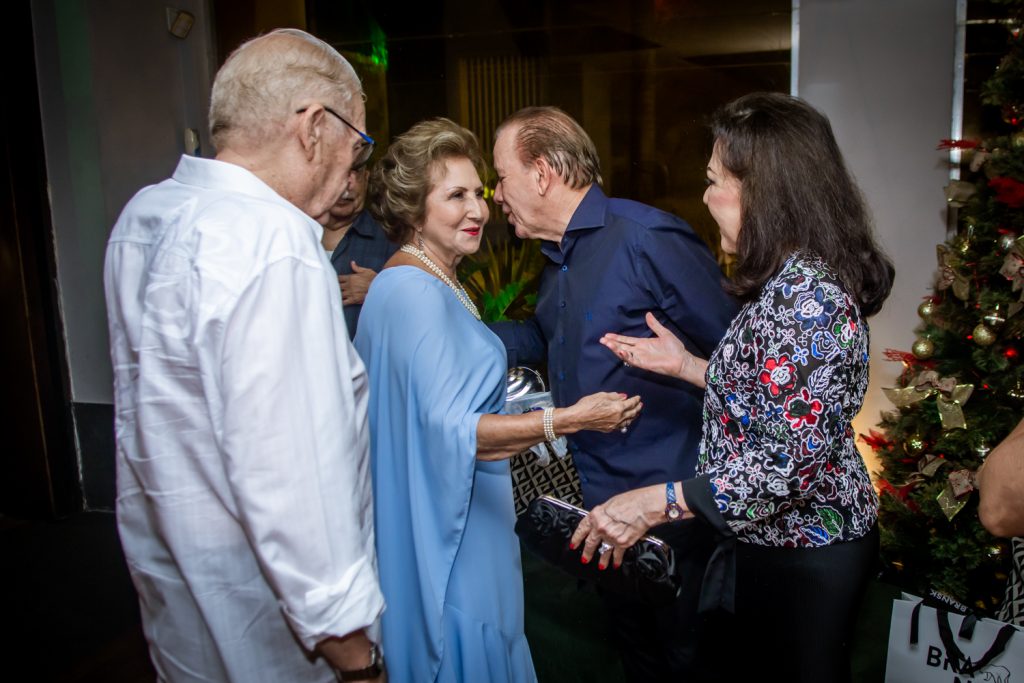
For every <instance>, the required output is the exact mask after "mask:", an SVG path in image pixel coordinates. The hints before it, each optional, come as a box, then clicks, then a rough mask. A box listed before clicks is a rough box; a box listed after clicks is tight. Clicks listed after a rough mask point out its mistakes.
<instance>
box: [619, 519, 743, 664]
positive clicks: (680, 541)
mask: <svg viewBox="0 0 1024 683" xmlns="http://www.w3.org/2000/svg"><path fill="white" fill-rule="evenodd" d="M650 533H651V535H654V536H657V537H658V538H660V539H661V540H663V541H665V542H666V543H668V544H669V545H671V546H672V551H673V553H674V554H675V558H676V571H677V573H678V574H679V578H680V581H681V583H682V590H681V591H680V593H679V597H678V598H676V600H675V601H673V602H670V603H667V604H665V605H658V606H651V605H647V604H645V603H641V602H637V601H635V600H632V599H630V598H628V597H625V596H620V595H612V594H605V595H604V599H605V604H606V605H607V607H608V617H609V619H610V631H611V636H612V639H613V642H614V643H615V644H616V646H617V647H618V649H619V654H620V656H621V658H622V668H623V670H624V671H625V673H626V680H628V681H630V682H631V683H640V682H641V681H651V682H654V681H672V683H683V682H685V681H689V680H699V678H698V677H697V676H698V673H699V670H700V668H699V667H700V664H701V662H700V660H699V654H698V651H699V649H700V639H701V636H702V625H703V621H704V620H703V619H702V618H700V617H698V615H697V600H698V598H699V596H700V589H701V584H702V583H703V579H704V567H705V566H706V565H707V562H708V559H709V558H710V557H711V553H712V552H713V551H714V548H715V537H714V533H713V532H712V530H711V527H709V526H708V525H707V524H705V523H704V522H702V521H700V520H697V519H688V520H685V521H682V522H676V523H674V524H663V525H661V526H659V527H655V528H654V529H652V530H651V531H650ZM608 571H612V570H611V569H609V570H608ZM720 680H727V679H720Z"/></svg>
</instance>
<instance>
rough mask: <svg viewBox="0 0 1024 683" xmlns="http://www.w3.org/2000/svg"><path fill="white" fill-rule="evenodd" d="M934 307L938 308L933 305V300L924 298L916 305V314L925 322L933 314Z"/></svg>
mask: <svg viewBox="0 0 1024 683" xmlns="http://www.w3.org/2000/svg"><path fill="white" fill-rule="evenodd" d="M936 308H938V306H936V305H935V302H934V301H932V300H931V299H926V300H925V301H924V302H923V303H922V304H921V305H920V306H918V307H917V314H918V315H919V316H921V319H922V320H924V321H926V322H927V321H930V320H931V319H932V316H933V315H935V309H936ZM914 355H917V354H914Z"/></svg>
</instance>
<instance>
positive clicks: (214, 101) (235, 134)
mask: <svg viewBox="0 0 1024 683" xmlns="http://www.w3.org/2000/svg"><path fill="white" fill-rule="evenodd" d="M362 97H363V90H362V86H361V85H360V83H359V77H358V76H357V75H356V72H355V71H354V70H353V69H352V65H351V64H349V63H348V62H347V61H346V60H345V58H344V57H342V56H341V55H340V54H339V53H338V51H337V50H335V49H334V48H333V47H331V46H330V45H328V44H327V43H325V42H324V41H322V40H320V39H319V38H315V37H314V36H311V35H310V34H308V33H306V32H305V31H300V30H298V29H277V30H276V31H272V32H270V33H268V34H266V35H263V36H260V37H258V38H254V39H252V40H250V41H248V42H246V43H244V44H243V45H241V46H240V47H239V48H238V49H236V50H235V51H234V52H233V53H231V56H230V57H228V59H227V61H226V62H224V65H223V66H222V67H221V68H220V71H218V72H217V77H216V79H215V80H214V83H213V92H212V93H211V95H210V134H211V136H212V138H213V144H214V146H215V147H216V148H217V149H218V151H221V150H223V149H225V148H240V149H247V148H253V147H259V146H261V145H263V144H265V143H268V142H271V141H273V140H274V139H276V136H277V135H279V134H280V133H281V132H282V129H283V126H284V123H285V121H286V120H287V119H288V117H289V116H292V115H293V114H294V113H295V110H296V109H298V108H300V107H303V106H305V105H306V104H307V103H308V102H321V103H323V104H326V105H327V106H331V107H338V108H339V109H341V111H342V112H345V111H348V110H349V109H350V108H351V101H352V99H353V98H360V99H361V98H362Z"/></svg>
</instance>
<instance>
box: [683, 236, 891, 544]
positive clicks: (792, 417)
mask: <svg viewBox="0 0 1024 683" xmlns="http://www.w3.org/2000/svg"><path fill="white" fill-rule="evenodd" d="M706 380H707V392H706V393H705V398H704V435H703V440H702V442H701V454H700V459H699V461H698V465H697V474H698V475H707V476H708V477H709V479H710V484H711V493H712V495H713V497H714V500H715V503H716V504H717V507H718V511H719V512H720V513H721V514H722V516H723V518H724V519H725V521H726V522H727V523H728V525H729V526H730V527H731V528H732V530H733V531H734V532H735V533H736V535H737V536H738V537H739V538H740V540H742V541H745V542H749V543H754V544H757V545H765V546H786V547H808V546H822V545H828V544H831V543H834V542H838V541H850V540H854V539H857V538H860V537H861V536H863V535H865V534H866V533H867V532H868V531H869V530H870V529H871V527H872V526H873V525H874V523H875V520H876V518H877V515H878V498H877V496H876V494H875V490H874V488H873V487H872V485H871V480H870V478H869V476H868V472H867V469H866V468H865V466H864V461H863V460H862V459H861V457H860V454H859V453H858V452H857V449H856V447H855V445H854V434H853V429H852V427H851V425H850V422H851V420H852V419H853V417H854V416H855V415H856V414H857V412H858V411H859V410H860V407H861V403H862V402H863V398H864V392H865V390H866V389H867V384H868V326H867V323H866V322H865V321H864V320H863V319H862V318H861V315H860V309H859V307H858V305H857V302H856V301H855V300H854V299H853V297H852V296H851V295H850V294H849V293H848V292H847V291H846V290H845V289H844V288H843V285H842V284H841V283H840V281H839V278H838V277H837V276H836V275H835V273H833V272H832V270H831V269H830V267H829V266H828V265H827V264H826V263H824V262H823V261H821V260H820V259H819V258H817V257H813V256H810V255H808V254H804V253H801V252H797V253H795V254H793V255H792V256H790V258H789V260H787V261H786V264H785V265H784V266H783V267H782V269H781V270H780V271H779V272H778V273H777V274H776V275H775V276H774V277H773V278H772V279H770V280H769V281H768V282H766V283H765V285H764V287H763V288H762V290H761V293H760V294H759V296H758V298H757V299H755V300H752V301H750V302H748V303H747V304H746V305H745V306H744V307H743V308H742V309H741V310H740V312H739V314H738V315H737V316H736V318H735V319H734V320H733V321H732V324H731V325H730V327H729V329H728V331H727V332H726V334H725V337H724V338H723V339H722V341H721V343H719V345H718V347H717V348H716V349H715V351H714V353H713V354H712V356H711V359H710V361H709V364H708V370H707V375H706Z"/></svg>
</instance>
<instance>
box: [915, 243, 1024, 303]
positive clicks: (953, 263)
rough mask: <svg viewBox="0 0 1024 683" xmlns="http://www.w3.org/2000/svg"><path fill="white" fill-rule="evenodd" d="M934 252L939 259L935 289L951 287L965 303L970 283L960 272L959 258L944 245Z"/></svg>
mask: <svg viewBox="0 0 1024 683" xmlns="http://www.w3.org/2000/svg"><path fill="white" fill-rule="evenodd" d="M1022 239H1024V237H1022ZM935 250H936V252H937V253H938V257H939V280H938V282H936V283H935V288H936V289H939V290H944V289H949V288H950V287H952V288H953V294H954V295H955V296H956V298H958V299H960V300H961V301H967V298H968V297H969V296H970V295H971V281H970V279H969V278H968V277H967V276H966V275H964V274H963V273H962V272H960V265H961V263H962V262H961V260H960V257H959V256H957V255H956V254H954V253H953V252H952V251H951V250H950V248H949V247H948V246H947V245H945V244H939V245H937V246H936V247H935ZM1004 267H1005V266H1004Z"/></svg>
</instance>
